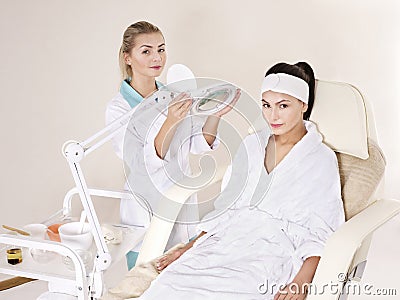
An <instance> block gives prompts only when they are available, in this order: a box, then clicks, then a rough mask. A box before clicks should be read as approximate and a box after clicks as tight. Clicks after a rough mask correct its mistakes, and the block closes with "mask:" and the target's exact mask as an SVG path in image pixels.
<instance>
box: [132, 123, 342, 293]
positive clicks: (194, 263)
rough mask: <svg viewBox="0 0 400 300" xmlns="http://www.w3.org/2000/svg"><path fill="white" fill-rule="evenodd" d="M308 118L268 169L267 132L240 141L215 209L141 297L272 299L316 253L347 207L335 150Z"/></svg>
mask: <svg viewBox="0 0 400 300" xmlns="http://www.w3.org/2000/svg"><path fill="white" fill-rule="evenodd" d="M305 124H306V128H307V131H308V132H307V134H306V135H305V136H304V137H303V138H302V140H301V141H299V142H298V143H297V144H296V145H295V146H294V147H293V148H292V150H291V151H290V152H289V153H288V154H287V155H286V157H285V158H284V159H283V160H282V161H281V162H280V163H279V165H278V166H276V167H275V169H274V170H273V171H272V172H271V173H270V174H268V173H267V172H266V170H265V167H264V155H265V145H266V144H267V142H268V137H269V135H268V134H266V132H265V131H264V132H261V133H257V134H253V135H250V136H248V137H247V138H246V139H245V140H244V141H243V143H242V145H241V147H240V148H239V150H238V153H237V155H236V156H235V160H234V162H233V165H232V168H231V171H230V172H228V173H227V174H226V177H225V178H224V182H225V184H226V187H225V189H224V190H223V192H222V193H221V195H220V197H219V198H217V200H216V203H215V206H216V210H215V211H214V212H211V213H210V214H208V215H206V216H205V218H204V219H205V221H204V222H202V223H201V224H200V225H199V228H198V229H199V231H206V232H207V234H206V235H204V236H203V237H201V238H200V239H199V240H198V241H197V242H196V243H195V244H194V246H193V248H191V249H190V250H188V251H187V252H186V253H184V254H183V255H182V256H181V257H180V258H179V259H178V260H176V261H175V262H174V263H172V264H171V265H170V266H168V267H167V268H166V269H165V270H164V271H163V272H162V273H161V274H160V275H159V276H158V277H157V278H156V279H155V280H154V281H153V282H152V284H151V286H150V288H149V289H148V290H147V291H146V292H145V293H144V294H143V295H142V296H141V297H140V299H145V300H152V299H160V298H163V299H192V300H196V299H199V300H200V299H218V300H223V299H226V300H230V299H243V300H248V299H263V300H264V299H273V297H274V294H275V293H276V292H277V288H278V287H280V286H284V285H286V284H287V283H289V282H291V280H292V279H293V278H294V276H295V275H296V274H297V273H298V271H299V269H300V267H301V265H302V263H303V261H304V260H305V259H306V258H308V257H310V256H320V255H321V253H322V251H323V248H324V244H325V242H326V240H327V238H328V237H329V236H330V235H331V234H332V233H333V232H334V231H335V230H336V229H337V228H338V227H339V226H340V225H341V224H342V223H343V222H344V211H343V205H342V201H341V192H340V182H339V173H338V167H337V161H336V156H335V154H334V153H333V151H332V150H331V149H329V148H328V147H327V146H325V145H324V144H323V143H322V137H321V135H320V134H319V133H318V132H317V130H316V127H315V125H314V124H312V123H310V122H305ZM273 286H275V290H274V289H273V288H272V287H273Z"/></svg>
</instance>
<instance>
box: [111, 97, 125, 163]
mask: <svg viewBox="0 0 400 300" xmlns="http://www.w3.org/2000/svg"><path fill="white" fill-rule="evenodd" d="M129 110H130V106H129V104H128V103H126V104H124V103H123V102H122V101H118V100H116V99H113V100H111V102H110V103H109V104H108V105H107V109H106V114H105V117H106V125H109V124H111V123H112V122H114V121H115V120H117V119H118V118H120V117H121V116H123V115H124V114H125V113H126V112H128V111H129ZM127 122H128V121H126V122H125V123H126V124H124V128H123V129H121V130H120V131H119V132H118V134H116V135H115V136H114V137H113V138H112V139H111V143H112V146H113V149H114V151H115V153H116V154H117V156H118V157H119V158H120V159H123V157H122V156H123V145H124V136H125V133H126V127H127ZM120 125H121V123H118V124H115V125H114V126H112V128H111V129H110V132H112V131H114V130H116V129H117V128H118V127H119V126H120Z"/></svg>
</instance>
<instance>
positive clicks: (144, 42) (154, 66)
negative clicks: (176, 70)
mask: <svg viewBox="0 0 400 300" xmlns="http://www.w3.org/2000/svg"><path fill="white" fill-rule="evenodd" d="M124 59H125V62H126V64H128V65H129V66H130V67H131V68H132V74H133V77H154V78H155V77H158V76H160V74H161V72H162V70H163V69H164V66H165V63H166V60H167V55H166V52H165V41H164V37H163V36H162V34H161V33H159V32H154V33H143V34H139V35H138V36H137V37H136V38H135V46H134V47H133V48H132V50H131V51H130V52H129V53H124Z"/></svg>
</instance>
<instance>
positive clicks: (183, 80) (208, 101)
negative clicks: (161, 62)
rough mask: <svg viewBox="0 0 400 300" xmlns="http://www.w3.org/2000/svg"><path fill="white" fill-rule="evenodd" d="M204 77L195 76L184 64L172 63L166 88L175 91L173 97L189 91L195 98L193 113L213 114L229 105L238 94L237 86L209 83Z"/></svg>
mask: <svg viewBox="0 0 400 300" xmlns="http://www.w3.org/2000/svg"><path fill="white" fill-rule="evenodd" d="M201 83H204V82H203V81H202V78H197V79H196V78H195V77H194V74H193V72H192V71H191V70H190V69H189V68H188V67H186V66H185V65H182V64H175V65H172V66H171V67H170V68H169V69H168V73H167V85H166V86H165V88H166V89H167V90H169V91H171V92H173V97H174V96H177V95H178V94H179V93H182V92H186V93H189V94H190V95H191V96H192V98H193V104H192V108H191V110H190V112H191V114H202V115H211V114H214V113H216V112H218V111H220V110H222V109H224V108H225V107H226V106H227V105H229V104H230V103H231V102H232V101H233V99H234V98H235V95H236V87H235V86H234V85H232V84H230V83H217V84H215V83H214V84H209V85H206V86H204V87H198V86H199V85H201Z"/></svg>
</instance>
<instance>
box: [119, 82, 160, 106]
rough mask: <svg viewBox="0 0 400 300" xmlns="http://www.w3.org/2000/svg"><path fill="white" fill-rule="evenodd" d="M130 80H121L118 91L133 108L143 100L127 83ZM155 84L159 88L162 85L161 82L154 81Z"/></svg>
mask: <svg viewBox="0 0 400 300" xmlns="http://www.w3.org/2000/svg"><path fill="white" fill-rule="evenodd" d="M130 82H131V79H130V78H128V79H125V80H124V81H122V84H121V87H120V89H119V92H120V93H121V95H122V97H124V99H125V100H126V101H127V102H128V103H129V105H130V107H131V108H134V107H135V106H136V105H138V104H139V103H140V102H142V101H143V97H142V95H140V94H139V93H138V92H137V91H136V90H135V89H134V88H133V87H131V85H130V84H129V83H130ZM156 86H157V89H159V88H160V87H162V86H163V85H162V83H161V82H158V81H156Z"/></svg>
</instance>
